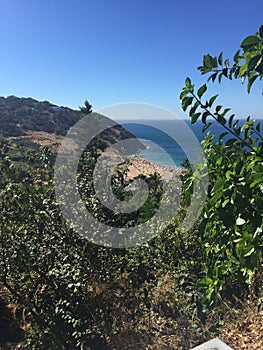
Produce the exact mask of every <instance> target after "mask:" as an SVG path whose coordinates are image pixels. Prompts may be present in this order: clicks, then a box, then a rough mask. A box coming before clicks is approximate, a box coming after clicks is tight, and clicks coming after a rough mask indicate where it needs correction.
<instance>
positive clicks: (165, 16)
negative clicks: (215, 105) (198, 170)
mask: <svg viewBox="0 0 263 350" xmlns="http://www.w3.org/2000/svg"><path fill="white" fill-rule="evenodd" d="M262 23H263V1H262V0H251V1H245V2H242V1H229V0H227V1H226V0H221V1H211V0H203V1H202V0H200V1H195V0H189V1H177V0H92V1H90V0H44V1H40V0H39V1H38V0H23V1H22V0H1V1H0V33H1V46H0V96H8V95H16V96H20V97H29V96H30V97H33V98H36V99H38V100H48V101H51V102H53V103H55V104H57V105H64V106H69V107H72V108H77V107H78V106H79V105H82V104H83V102H84V100H85V99H88V100H89V101H90V103H91V104H92V105H93V109H94V110H96V109H98V108H101V107H104V106H107V105H110V104H115V103H123V102H134V101H135V102H144V103H154V104H156V105H159V106H161V107H164V108H167V109H169V110H171V111H172V112H175V113H176V114H177V115H179V116H181V117H186V114H185V113H183V112H182V110H181V108H180V102H179V94H180V91H181V88H182V87H183V85H184V80H185V78H186V76H190V77H191V78H192V80H193V81H194V82H195V83H196V84H197V85H200V84H202V82H203V79H204V77H200V75H199V72H198V71H197V70H196V67H197V66H199V65H200V64H201V63H202V56H203V54H206V53H211V54H212V55H217V54H219V53H220V51H224V53H225V56H226V57H227V56H232V55H233V53H235V51H236V50H237V49H238V47H239V44H240V43H241V41H242V39H243V38H244V37H245V36H247V35H250V34H254V33H255V32H256V31H257V30H258V28H259V26H260V25H261V24H262ZM216 89H218V85H215V87H213V88H212V89H211V94H212V93H214V91H215V90H216ZM245 90H246V89H245V87H244V86H242V85H241V83H240V82H239V83H235V82H234V83H231V82H224V83H223V84H222V85H221V86H220V87H219V91H220V93H221V97H220V102H222V103H223V104H224V105H225V106H226V107H233V112H236V113H237V115H238V116H246V115H247V114H252V115H253V116H255V117H257V118H258V117H260V116H261V115H262V114H263V113H262V106H263V104H262V102H263V96H262V91H263V88H262V82H261V83H260V82H257V83H255V86H254V88H253V89H252V94H251V95H250V96H247V94H246V92H245Z"/></svg>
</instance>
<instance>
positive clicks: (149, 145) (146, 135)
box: [118, 120, 242, 167]
mask: <svg viewBox="0 0 263 350" xmlns="http://www.w3.org/2000/svg"><path fill="white" fill-rule="evenodd" d="M118 122H119V123H120V124H121V125H123V127H125V128H126V129H127V130H128V131H130V132H131V133H133V135H135V136H136V137H137V138H138V139H139V140H140V141H141V142H142V143H143V144H144V145H145V146H146V149H145V150H143V151H141V152H140V153H139V154H138V155H139V156H140V157H142V158H144V159H147V160H150V161H153V162H156V163H162V164H165V165H170V166H176V167H182V162H183V160H185V159H187V158H188V157H187V155H186V153H185V152H184V151H183V149H182V147H181V146H179V144H182V141H183V143H184V144H186V145H191V144H192V141H191V138H192V137H191V135H188V133H185V132H184V131H185V127H183V126H182V123H185V124H186V126H187V127H188V128H190V129H191V130H192V132H193V133H194V135H195V137H196V139H197V140H198V141H199V143H200V142H201V140H202V139H203V137H204V133H203V132H202V128H203V126H204V125H203V123H202V122H201V121H199V122H197V123H196V124H194V125H191V122H190V120H179V121H178V120H154V121H151V122H152V123H153V124H154V127H152V126H149V125H148V124H149V120H145V121H143V120H141V121H140V122H138V121H136V120H122V121H120V120H118ZM150 124H151V123H150ZM240 124H242V123H240ZM160 129H161V130H163V129H166V130H169V131H171V132H173V131H175V130H176V133H177V137H179V138H180V139H181V143H180V142H176V140H177V139H176V138H175V137H171V136H169V135H168V134H167V133H165V132H163V131H161V130H160ZM181 129H182V132H180V130H181ZM208 130H210V132H211V133H214V134H215V135H217V137H218V136H219V135H220V134H221V133H222V132H224V131H225V130H224V129H223V127H222V126H221V125H220V124H218V123H215V124H213V125H212V126H211V127H210V128H209V129H208ZM208 130H207V131H208ZM207 131H206V132H207ZM206 132H205V133H206ZM178 143H179V144H178ZM183 148H184V149H185V147H183ZM162 150H164V151H165V152H166V153H168V155H169V157H164V153H163V151H162ZM192 151H193V152H194V150H192ZM190 152H191V149H190ZM188 153H189V150H188Z"/></svg>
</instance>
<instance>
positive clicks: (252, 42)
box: [240, 35, 260, 49]
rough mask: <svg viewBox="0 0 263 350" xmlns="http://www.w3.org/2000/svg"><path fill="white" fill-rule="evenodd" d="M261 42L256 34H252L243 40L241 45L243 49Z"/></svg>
mask: <svg viewBox="0 0 263 350" xmlns="http://www.w3.org/2000/svg"><path fill="white" fill-rule="evenodd" d="M259 43H260V39H259V38H258V37H257V36H256V35H250V36H248V37H246V38H245V39H244V40H243V41H242V43H241V44H240V46H241V47H242V48H243V49H245V48H248V47H251V46H253V45H256V44H259Z"/></svg>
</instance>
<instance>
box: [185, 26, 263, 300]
mask: <svg viewBox="0 0 263 350" xmlns="http://www.w3.org/2000/svg"><path fill="white" fill-rule="evenodd" d="M240 46H241V49H240V50H238V51H237V52H236V54H235V55H234V57H233V64H232V65H231V63H230V61H229V60H228V59H227V60H225V61H224V60H223V53H220V55H219V56H218V57H212V56H211V55H209V54H208V55H205V56H204V58H203V65H202V66H200V67H198V69H199V70H200V72H201V74H209V73H210V76H209V78H208V79H207V83H208V82H211V81H212V82H214V81H216V80H217V79H218V81H219V82H221V79H222V78H223V77H225V78H227V79H230V80H232V79H241V80H242V82H246V85H247V91H248V93H250V90H251V86H252V84H253V83H254V82H255V80H256V79H259V80H261V79H262V78H263V26H261V27H260V29H259V32H258V33H256V34H255V35H251V36H248V37H247V38H245V39H244V40H243V41H242V43H241V45H240ZM207 83H205V84H204V85H202V86H201V87H200V88H199V89H197V90H196V89H195V86H194V85H193V83H192V82H191V80H190V79H189V78H187V79H186V81H185V87H184V88H183V90H182V93H181V95H180V99H181V103H182V108H183V110H187V109H188V110H189V117H190V118H191V122H192V124H194V123H196V122H197V120H200V119H201V120H202V123H203V124H204V127H203V132H205V131H206V130H208V129H209V127H210V126H211V125H212V124H213V123H219V124H221V126H222V127H223V128H224V132H223V133H222V134H221V135H220V136H219V139H218V140H216V139H215V135H213V134H210V133H207V134H206V135H205V137H204V140H203V142H202V146H203V149H204V152H205V154H206V157H207V161H208V174H209V178H210V188H209V196H208V200H207V203H206V205H205V208H204V213H203V217H202V221H201V224H200V226H199V231H200V235H201V237H202V240H203V242H204V245H205V247H206V255H207V259H208V261H207V276H206V278H204V279H202V280H200V281H199V285H200V286H201V287H204V288H205V292H206V302H207V303H208V304H209V305H210V306H211V305H214V304H215V303H216V301H217V300H218V298H220V297H227V298H231V297H232V296H233V295H236V296H240V295H241V294H242V293H243V294H244V293H246V290H247V288H246V286H248V284H249V283H250V282H251V279H252V276H253V274H254V272H255V269H256V268H257V267H259V265H260V263H261V259H262V252H263V235H262V229H263V223H262V219H263V176H262V174H263V135H262V129H261V123H260V122H258V123H257V122H256V121H255V120H252V118H251V117H247V119H246V120H245V121H244V123H241V122H240V121H239V120H235V115H234V114H231V115H230V108H223V106H221V105H216V103H215V101H216V98H217V96H218V95H215V96H212V97H211V98H210V99H204V93H205V92H206V90H207ZM186 181H188V182H191V181H192V180H191V178H189V177H188V179H187V180H186ZM188 187H189V186H188ZM189 188H190V187H189Z"/></svg>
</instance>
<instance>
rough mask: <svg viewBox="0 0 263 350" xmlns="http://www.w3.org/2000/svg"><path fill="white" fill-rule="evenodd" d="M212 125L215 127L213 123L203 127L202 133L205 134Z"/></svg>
mask: <svg viewBox="0 0 263 350" xmlns="http://www.w3.org/2000/svg"><path fill="white" fill-rule="evenodd" d="M211 125H213V123H211V122H209V123H207V124H206V125H205V126H204V127H203V129H202V132H205V131H206V130H207V129H208V128H209V127H210V126H211Z"/></svg>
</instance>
